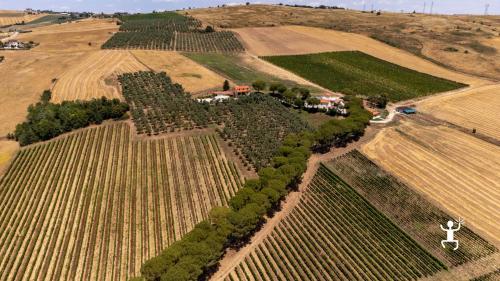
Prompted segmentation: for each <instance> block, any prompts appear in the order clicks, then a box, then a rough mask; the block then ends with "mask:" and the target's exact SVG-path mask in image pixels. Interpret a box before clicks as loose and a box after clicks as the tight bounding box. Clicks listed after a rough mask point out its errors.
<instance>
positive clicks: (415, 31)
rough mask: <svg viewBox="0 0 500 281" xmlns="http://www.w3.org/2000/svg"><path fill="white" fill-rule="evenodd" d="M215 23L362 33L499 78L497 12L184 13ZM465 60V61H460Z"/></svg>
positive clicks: (244, 9)
mask: <svg viewBox="0 0 500 281" xmlns="http://www.w3.org/2000/svg"><path fill="white" fill-rule="evenodd" d="M188 13H189V14H190V15H191V16H194V17H195V18H197V19H199V20H201V21H202V22H203V23H205V24H211V25H214V26H216V27H226V28H242V27H266V26H267V27H269V26H280V25H304V26H312V27H322V28H327V29H334V30H338V31H346V32H353V33H359V34H363V35H367V36H369V37H372V38H375V39H377V40H379V41H382V42H385V43H387V44H389V45H392V46H396V47H398V48H401V49H403V50H406V51H408V52H410V53H413V54H416V55H418V56H421V57H424V58H427V59H429V60H431V61H434V62H436V63H438V64H442V65H446V66H448V67H450V68H453V69H456V70H458V71H460V72H466V73H469V74H474V75H478V76H483V77H488V78H490V79H498V77H500V53H499V50H500V16H487V17H483V16H442V15H423V14H399V13H386V12H382V14H381V15H379V16H377V15H376V14H372V13H362V12H358V11H345V10H323V9H310V8H293V7H285V6H269V5H250V6H232V7H225V8H211V9H197V10H191V11H189V12H188ZM464 61H467V62H469V63H467V64H464V63H463V62H464Z"/></svg>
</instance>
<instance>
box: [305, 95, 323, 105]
mask: <svg viewBox="0 0 500 281" xmlns="http://www.w3.org/2000/svg"><path fill="white" fill-rule="evenodd" d="M306 102H307V104H308V105H312V106H317V105H319V104H320V100H319V99H318V98H315V97H310V98H308V99H307V100H306Z"/></svg>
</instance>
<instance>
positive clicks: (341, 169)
mask: <svg viewBox="0 0 500 281" xmlns="http://www.w3.org/2000/svg"><path fill="white" fill-rule="evenodd" d="M328 167H329V168H330V169H331V170H332V171H334V172H335V174H337V175H340V177H341V178H342V179H343V180H344V181H346V182H347V183H349V185H350V186H352V187H353V188H354V189H355V190H356V191H357V192H358V193H359V194H361V195H362V196H363V197H364V198H365V199H367V200H368V201H369V202H370V203H371V204H372V205H374V206H375V207H376V208H377V209H378V210H380V211H382V212H383V213H384V214H385V215H386V216H388V217H389V218H390V219H391V220H392V221H393V222H395V223H396V224H397V225H398V226H399V227H401V228H402V229H403V230H404V231H405V232H406V233H408V234H409V235H410V236H411V237H412V238H413V239H415V240H416V241H418V242H419V243H420V245H422V246H423V247H424V248H425V249H426V250H428V251H429V252H431V253H432V254H433V255H434V256H435V257H438V258H439V259H440V260H441V261H443V262H445V263H446V264H447V265H448V266H457V265H460V264H463V263H466V262H469V261H473V260H476V259H479V258H481V257H484V256H487V255H490V254H492V253H494V252H496V249H495V247H494V246H493V245H491V244H489V243H488V242H487V241H485V240H484V239H482V238H481V237H479V236H478V235H477V234H475V233H474V232H472V231H471V230H470V229H469V228H467V227H462V228H461V230H460V231H459V232H457V233H456V237H457V238H456V239H458V240H459V241H460V243H461V245H460V248H458V249H457V250H456V251H453V250H451V249H450V248H447V249H446V250H443V249H442V248H441V246H440V241H441V240H442V239H443V232H442V231H441V229H440V228H439V225H440V224H442V225H445V224H446V222H447V221H448V220H449V219H450V216H449V215H448V214H446V213H444V212H443V211H441V210H440V209H438V208H437V207H435V206H434V205H432V204H431V203H430V202H429V201H427V200H426V199H425V198H424V197H423V196H422V195H420V194H419V193H417V192H415V191H413V190H412V189H411V188H409V187H408V186H407V185H405V184H404V183H401V182H400V181H398V180H397V179H396V178H395V177H393V176H391V175H389V174H387V173H386V172H384V171H383V170H382V169H380V168H379V167H378V166H377V165H375V164H374V163H373V162H372V161H370V160H369V159H368V158H366V156H364V155H363V154H361V153H360V152H359V151H357V150H354V151H352V152H350V153H348V154H345V155H343V156H341V157H338V158H336V159H334V160H332V161H330V162H329V163H328Z"/></svg>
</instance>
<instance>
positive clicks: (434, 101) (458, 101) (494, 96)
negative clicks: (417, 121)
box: [417, 84, 500, 140]
mask: <svg viewBox="0 0 500 281" xmlns="http://www.w3.org/2000/svg"><path fill="white" fill-rule="evenodd" d="M417 108H418V110H420V111H422V112H425V113H428V114H431V115H433V116H434V117H437V118H439V119H442V120H445V121H447V122H450V123H452V124H455V125H458V126H461V127H464V128H467V129H470V130H472V129H473V128H475V129H476V130H477V132H478V133H481V134H484V135H487V136H490V137H493V138H496V139H498V140H500V130H499V128H500V119H499V118H498V112H500V85H498V84H497V85H487V86H483V87H478V88H472V89H470V90H467V91H463V92H460V93H457V94H453V95H443V96H436V97H433V98H429V99H425V100H423V101H422V102H420V103H418V104H417Z"/></svg>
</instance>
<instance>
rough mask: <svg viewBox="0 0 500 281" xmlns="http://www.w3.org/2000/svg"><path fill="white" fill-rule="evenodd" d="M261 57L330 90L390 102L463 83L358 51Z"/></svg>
mask: <svg viewBox="0 0 500 281" xmlns="http://www.w3.org/2000/svg"><path fill="white" fill-rule="evenodd" d="M263 59H265V60H267V61H269V62H271V63H273V64H276V65H278V66H280V67H283V68H285V69H288V70H290V71H291V72H294V73H296V74H298V75H300V76H302V77H304V78H306V79H308V80H310V81H312V82H314V83H316V84H318V85H320V86H323V87H325V88H327V89H330V90H332V91H339V92H342V93H345V94H357V95H363V96H368V97H369V96H375V95H380V94H385V95H387V96H388V97H389V99H390V100H391V101H401V100H406V99H412V98H416V97H420V96H426V95H429V94H433V93H438V92H445V91H450V90H454V89H458V88H461V87H464V86H465V85H464V84H460V83H457V82H453V81H449V80H445V79H442V78H437V77H434V76H431V75H428V74H424V73H420V72H416V71H414V70H411V69H408V68H404V67H401V66H398V65H396V64H392V63H389V62H387V61H383V60H380V59H378V58H375V57H372V56H369V55H367V54H364V53H361V52H357V51H354V52H331V53H320V54H310V55H292V56H273V57H263Z"/></svg>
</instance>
